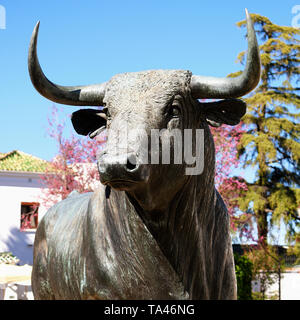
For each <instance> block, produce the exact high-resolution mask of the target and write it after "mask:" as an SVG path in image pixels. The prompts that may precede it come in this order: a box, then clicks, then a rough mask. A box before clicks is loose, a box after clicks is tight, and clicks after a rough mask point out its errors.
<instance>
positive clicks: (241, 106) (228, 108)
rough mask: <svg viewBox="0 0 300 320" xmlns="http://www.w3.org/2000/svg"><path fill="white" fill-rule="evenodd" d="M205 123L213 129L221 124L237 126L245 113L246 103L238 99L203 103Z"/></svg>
mask: <svg viewBox="0 0 300 320" xmlns="http://www.w3.org/2000/svg"><path fill="white" fill-rule="evenodd" d="M203 106H204V114H205V117H206V121H207V122H208V123H209V124H210V125H211V126H214V127H219V126H221V125H222V124H228V125H230V126H235V125H237V124H238V123H239V122H240V120H241V118H242V116H243V115H244V114H245V113H246V109H247V107H246V103H245V102H244V101H242V100H239V99H225V100H220V101H216V102H209V103H204V104H203Z"/></svg>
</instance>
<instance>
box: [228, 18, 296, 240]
mask: <svg viewBox="0 0 300 320" xmlns="http://www.w3.org/2000/svg"><path fill="white" fill-rule="evenodd" d="M251 17H252V20H253V22H254V26H255V28H256V32H257V34H258V35H259V37H260V40H261V41H262V43H261V44H260V47H259V48H260V53H261V64H262V74H261V81H260V84H259V86H258V87H257V88H256V90H255V91H254V92H253V93H252V94H251V95H249V96H248V97H247V98H246V99H245V101H246V103H247V106H248V110H247V114H246V115H245V116H244V117H243V119H242V120H243V122H244V123H245V125H246V127H247V129H246V132H245V133H244V134H243V135H242V138H241V141H240V144H239V146H238V156H239V158H240V159H241V160H243V161H244V167H245V168H247V167H250V168H252V169H254V170H255V171H256V177H255V180H254V181H253V182H252V181H251V183H250V182H248V183H247V186H248V191H247V192H244V194H243V195H242V197H241V198H240V199H239V205H240V208H241V210H244V211H246V212H248V213H251V214H252V215H253V217H254V218H255V219H256V222H257V223H258V236H259V238H263V239H264V241H266V239H267V235H268V232H269V228H270V227H272V226H273V225H276V224H277V225H279V224H280V221H282V220H283V221H284V222H285V223H286V225H287V227H288V232H289V237H290V238H291V237H293V235H295V232H296V230H297V226H298V225H299V222H300V218H299V217H298V215H297V208H298V207H299V195H298V194H299V186H300V123H299V120H300V112H299V109H300V99H299V91H300V87H299V86H298V84H299V82H300V81H299V74H300V40H299V36H300V30H299V29H296V28H293V27H286V26H279V25H276V24H274V23H272V22H271V21H270V20H269V19H268V18H266V17H263V16H261V15H259V14H252V15H251ZM245 24H246V21H245V20H244V21H241V22H239V23H238V24H237V25H238V26H239V27H241V26H245ZM238 60H239V61H240V62H242V63H243V61H244V60H245V53H244V52H242V53H240V54H239V56H238ZM236 75H238V73H236V74H231V75H230V76H231V77H234V76H236ZM268 222H269V224H268Z"/></svg>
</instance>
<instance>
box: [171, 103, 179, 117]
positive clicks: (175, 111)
mask: <svg viewBox="0 0 300 320" xmlns="http://www.w3.org/2000/svg"><path fill="white" fill-rule="evenodd" d="M169 114H170V116H171V117H172V118H178V117H179V116H180V114H181V110H180V107H179V106H178V105H172V106H171V108H170V111H169Z"/></svg>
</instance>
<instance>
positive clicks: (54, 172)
mask: <svg viewBox="0 0 300 320" xmlns="http://www.w3.org/2000/svg"><path fill="white" fill-rule="evenodd" d="M48 124H49V128H48V135H49V136H50V137H51V138H52V139H54V140H55V141H56V142H57V146H58V154H57V155H56V156H55V157H54V158H53V159H52V160H51V161H50V164H49V167H48V169H47V171H46V172H45V174H43V175H41V180H42V182H43V184H44V185H45V189H44V190H43V193H42V199H41V200H42V202H43V204H44V205H45V206H46V207H48V208H49V207H51V206H52V205H53V204H55V203H56V202H58V201H60V200H63V199H65V198H66V197H67V196H68V195H69V194H70V193H71V192H72V191H73V190H76V191H78V192H79V193H83V192H89V191H93V190H95V188H96V187H97V186H98V185H99V183H100V182H99V173H98V170H97V166H96V158H97V157H96V155H97V151H98V150H99V148H101V146H102V145H103V144H104V143H105V136H103V135H99V136H97V138H95V139H93V140H91V139H88V138H86V137H82V138H81V137H78V136H75V135H74V134H71V136H70V137H69V138H65V137H64V135H63V133H64V128H65V123H64V122H62V121H61V120H59V109H58V108H57V107H56V106H53V107H52V112H51V115H50V117H49V118H48Z"/></svg>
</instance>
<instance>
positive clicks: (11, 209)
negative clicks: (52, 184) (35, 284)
mask: <svg viewBox="0 0 300 320" xmlns="http://www.w3.org/2000/svg"><path fill="white" fill-rule="evenodd" d="M41 190H42V188H41V183H40V182H39V175H38V174H34V173H17V172H15V173H13V172H7V173H4V172H1V173H0V203H1V206H0V252H5V251H10V252H12V253H13V254H14V255H15V256H17V257H18V259H20V264H25V263H27V264H32V254H33V241H34V237H35V230H30V231H23V232H22V231H20V219H21V202H41V198H40V197H41ZM45 213H46V209H45V208H44V207H43V206H42V205H40V207H39V213H38V221H41V219H42V217H43V215H44V214H45Z"/></svg>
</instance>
